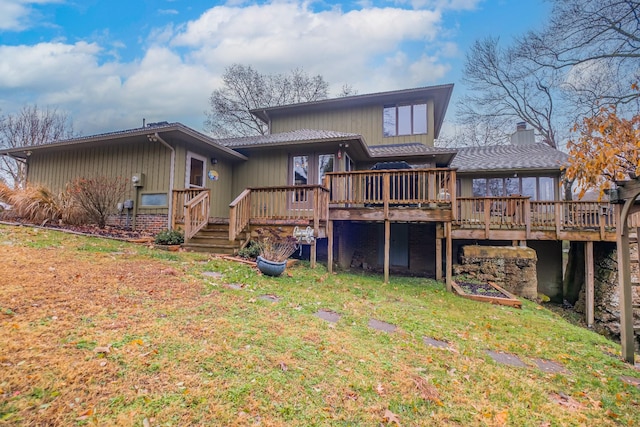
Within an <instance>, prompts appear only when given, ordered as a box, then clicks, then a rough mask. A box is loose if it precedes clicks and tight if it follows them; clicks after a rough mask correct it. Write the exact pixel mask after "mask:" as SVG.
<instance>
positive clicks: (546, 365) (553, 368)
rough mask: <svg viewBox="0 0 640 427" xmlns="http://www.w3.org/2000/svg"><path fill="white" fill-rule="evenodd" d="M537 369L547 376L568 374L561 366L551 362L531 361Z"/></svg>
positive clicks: (542, 360)
mask: <svg viewBox="0 0 640 427" xmlns="http://www.w3.org/2000/svg"><path fill="white" fill-rule="evenodd" d="M532 360H533V363H535V364H536V366H537V367H538V369H540V370H541V371H543V372H547V373H549V374H568V373H569V371H567V369H566V368H565V367H564V366H562V365H561V364H559V363H557V362H554V361H552V360H545V359H532Z"/></svg>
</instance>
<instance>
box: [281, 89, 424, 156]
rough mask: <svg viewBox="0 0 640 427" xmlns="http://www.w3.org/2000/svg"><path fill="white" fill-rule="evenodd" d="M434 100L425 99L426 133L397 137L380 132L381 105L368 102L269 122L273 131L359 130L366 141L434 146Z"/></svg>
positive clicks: (353, 131) (372, 143)
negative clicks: (416, 143)
mask: <svg viewBox="0 0 640 427" xmlns="http://www.w3.org/2000/svg"><path fill="white" fill-rule="evenodd" d="M433 111H434V107H433V101H432V100H429V101H427V119H428V124H427V126H428V129H427V130H428V133H427V134H425V135H406V136H396V137H386V138H385V137H383V136H382V113H383V106H382V105H379V106H368V107H361V108H350V109H343V110H333V111H326V112H313V113H309V114H296V113H295V112H293V113H291V114H290V115H288V116H287V117H276V118H274V119H273V120H272V123H271V132H272V133H281V132H289V131H293V130H297V129H318V130H334V131H340V132H350V133H356V134H360V135H362V136H363V137H364V139H365V141H366V142H367V144H368V145H383V144H385V145H386V144H401V143H409V142H420V143H422V144H425V145H428V146H431V147H433V142H434V138H433V129H434V116H433Z"/></svg>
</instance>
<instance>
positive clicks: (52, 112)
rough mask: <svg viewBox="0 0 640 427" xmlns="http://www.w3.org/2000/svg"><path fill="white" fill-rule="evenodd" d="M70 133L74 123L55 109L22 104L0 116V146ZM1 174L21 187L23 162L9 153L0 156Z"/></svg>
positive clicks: (23, 144)
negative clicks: (8, 154)
mask: <svg viewBox="0 0 640 427" xmlns="http://www.w3.org/2000/svg"><path fill="white" fill-rule="evenodd" d="M72 136H73V125H72V124H71V121H70V119H69V118H68V116H67V115H66V114H64V113H60V112H58V111H57V110H56V109H50V108H46V109H44V110H42V109H39V108H38V106H37V105H32V106H25V107H23V108H22V109H21V110H20V111H18V112H17V113H15V114H8V115H5V116H2V117H0V147H2V148H19V147H30V146H33V145H41V144H46V143H50V142H54V141H58V140H60V139H65V138H69V137H72ZM0 159H1V162H0V174H3V175H5V178H7V179H8V180H9V181H12V182H13V185H14V187H15V188H24V185H25V182H26V175H25V173H26V170H25V165H24V164H23V163H21V162H20V161H18V160H16V159H13V158H11V157H8V156H0Z"/></svg>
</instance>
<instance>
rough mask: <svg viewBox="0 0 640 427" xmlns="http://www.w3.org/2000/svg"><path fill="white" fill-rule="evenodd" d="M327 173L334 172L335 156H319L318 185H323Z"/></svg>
mask: <svg viewBox="0 0 640 427" xmlns="http://www.w3.org/2000/svg"><path fill="white" fill-rule="evenodd" d="M327 172H333V154H320V155H319V156H318V184H322V182H323V180H324V176H325V174H326V173H327Z"/></svg>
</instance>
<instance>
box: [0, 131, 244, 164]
mask: <svg viewBox="0 0 640 427" xmlns="http://www.w3.org/2000/svg"><path fill="white" fill-rule="evenodd" d="M156 132H157V133H161V134H170V133H178V134H180V135H181V137H182V138H184V139H186V140H187V141H190V142H194V143H200V144H204V145H206V146H208V147H210V148H213V149H215V150H217V151H219V152H221V153H222V154H224V155H226V156H227V157H229V158H233V159H236V160H246V157H245V156H244V155H242V154H240V153H238V152H236V151H234V150H232V149H230V148H227V147H225V146H224V145H222V144H220V143H219V142H218V141H217V140H215V139H213V138H211V137H209V136H207V135H205V134H203V133H200V132H198V131H196V130H193V129H191V128H190V127H187V126H185V125H183V124H182V123H177V122H176V123H167V122H161V123H159V124H152V125H149V126H145V127H142V128H134V129H126V130H121V131H115V132H107V133H101V134H96V135H89V136H80V137H76V138H70V139H65V140H60V141H52V142H50V143H47V144H41V145H32V146H26V147H17V148H10V149H4V150H0V155H3V154H11V155H13V156H15V157H20V158H25V157H27V156H28V154H27V153H28V152H30V151H36V150H54V149H60V148H65V147H70V146H77V145H85V144H86V145H94V144H100V143H105V142H111V141H115V140H119V139H126V138H131V137H139V136H145V137H146V136H147V135H149V134H153V133H156Z"/></svg>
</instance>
